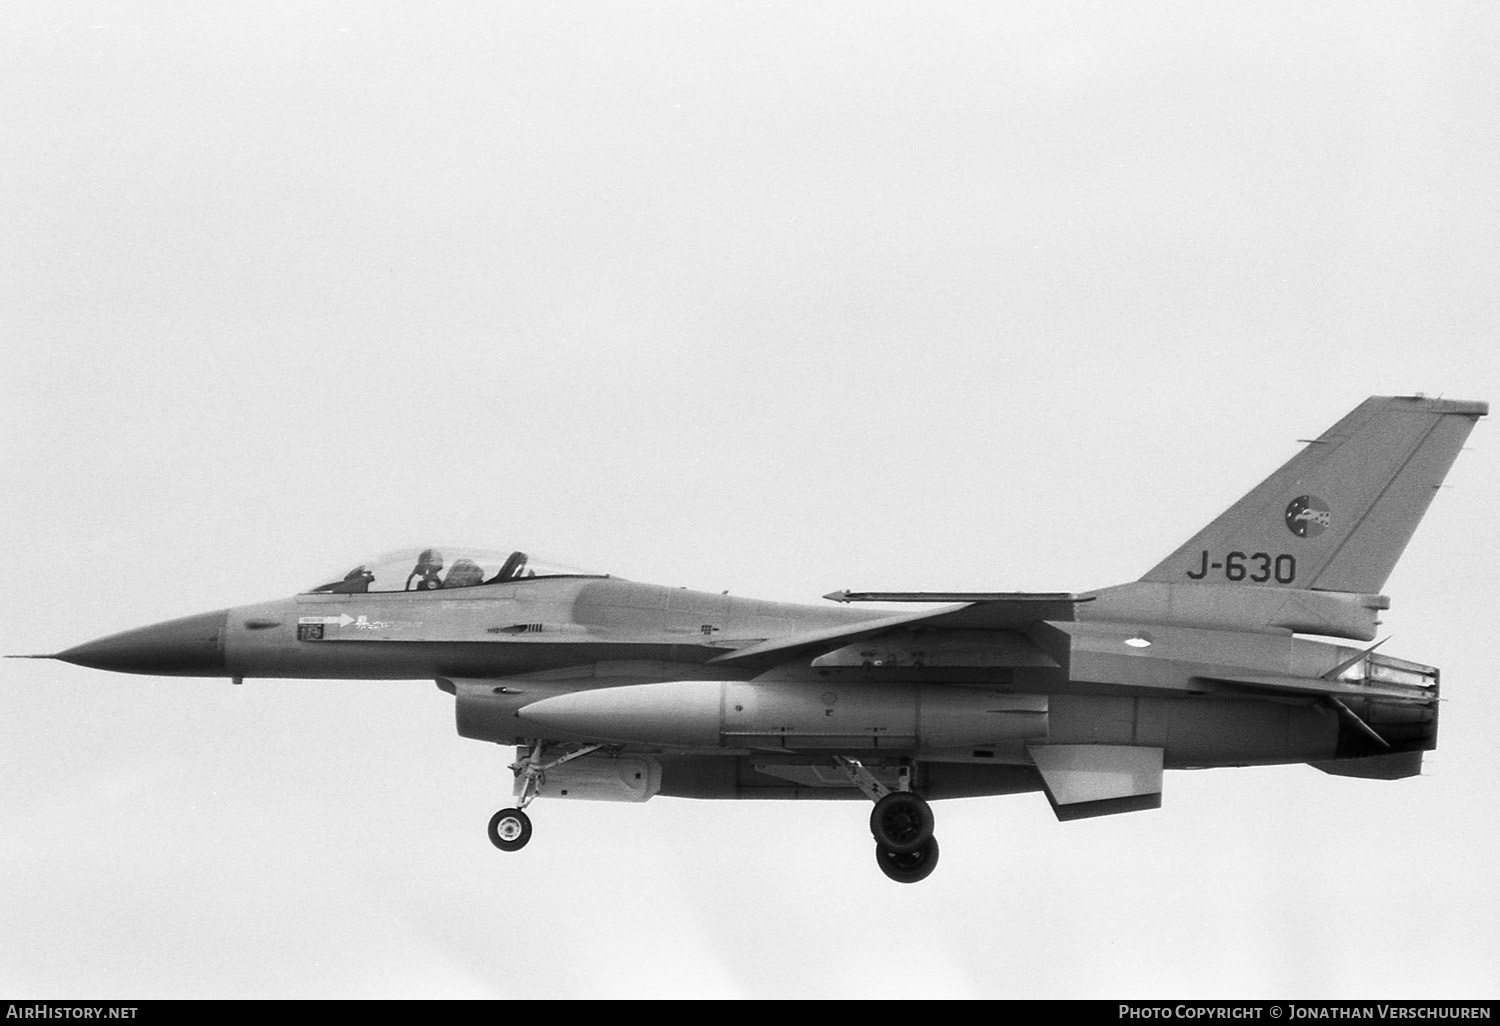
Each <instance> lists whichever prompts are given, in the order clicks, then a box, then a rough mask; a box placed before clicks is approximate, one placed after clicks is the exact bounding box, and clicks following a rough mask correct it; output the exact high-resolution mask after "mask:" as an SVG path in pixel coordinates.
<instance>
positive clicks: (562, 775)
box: [39, 397, 1488, 882]
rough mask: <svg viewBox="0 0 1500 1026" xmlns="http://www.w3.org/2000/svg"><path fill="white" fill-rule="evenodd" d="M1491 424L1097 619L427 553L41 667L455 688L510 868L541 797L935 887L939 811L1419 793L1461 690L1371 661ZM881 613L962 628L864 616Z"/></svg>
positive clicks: (1273, 485) (1219, 550) (1326, 477)
mask: <svg viewBox="0 0 1500 1026" xmlns="http://www.w3.org/2000/svg"><path fill="white" fill-rule="evenodd" d="M1487 412H1488V406H1487V404H1485V403H1482V402H1469V401H1459V400H1449V399H1429V398H1423V397H1376V398H1372V399H1369V400H1367V401H1365V402H1364V403H1362V404H1360V405H1359V406H1358V407H1357V408H1356V409H1355V410H1354V411H1353V412H1351V413H1350V414H1349V415H1348V416H1346V417H1344V418H1343V419H1342V420H1340V421H1339V422H1338V423H1337V424H1335V425H1333V427H1331V428H1329V429H1328V431H1327V432H1325V433H1324V434H1323V435H1322V436H1320V437H1319V438H1317V439H1315V440H1313V441H1312V442H1310V443H1309V444H1308V445H1307V446H1306V448H1304V449H1303V450H1302V451H1301V452H1300V453H1299V454H1298V455H1296V456H1295V457H1293V458H1292V459H1291V460H1290V461H1289V462H1288V463H1287V464H1286V465H1285V466H1283V467H1282V468H1281V469H1280V470H1278V471H1276V472H1275V473H1274V474H1272V475H1271V476H1270V477H1269V478H1267V479H1266V480H1265V481H1264V482H1262V483H1261V484H1259V485H1258V486H1256V487H1255V488H1254V489H1252V490H1251V491H1250V492H1249V494H1247V495H1246V496H1245V497H1244V498H1242V499H1240V500H1239V501H1238V502H1236V503H1235V504H1234V505H1233V506H1231V507H1230V508H1229V509H1228V510H1227V511H1226V512H1225V513H1224V514H1223V515H1222V516H1220V517H1218V518H1217V519H1216V520H1214V521H1213V522H1212V523H1210V524H1209V525H1208V526H1207V527H1205V528H1203V530H1201V531H1199V532H1198V533H1197V534H1196V535H1194V536H1193V537H1192V538H1191V539H1189V540H1188V541H1187V542H1186V543H1185V544H1184V545H1183V546H1182V547H1181V548H1179V549H1178V550H1177V551H1175V552H1173V553H1172V554H1171V555H1170V556H1168V557H1167V558H1166V559H1164V560H1162V562H1160V563H1159V564H1157V565H1156V566H1155V567H1154V568H1153V569H1152V570H1151V571H1150V572H1148V573H1147V574H1146V575H1145V576H1144V577H1142V578H1141V579H1140V580H1138V581H1135V582H1132V583H1129V584H1122V585H1118V586H1115V587H1110V588H1103V589H1100V590H1098V591H1090V592H1084V593H1081V594H1070V593H1056V594H1033V593H1018V592H996V593H983V594H969V593H913V592H897V593H891V592H885V593H875V592H849V591H842V592H835V593H833V594H831V595H828V596H825V598H829V599H832V600H834V601H835V602H837V603H843V604H845V605H838V606H825V607H817V606H807V605H791V604H786V603H780V602H763V601H756V600H753V599H745V598H739V597H731V596H729V595H727V594H709V593H704V592H696V591H689V590H685V589H680V588H670V587H661V586H658V585H651V584H638V583H635V582H633V581H626V580H621V579H619V578H616V577H612V576H609V575H607V574H597V573H587V572H584V571H580V570H575V569H570V568H567V567H564V566H561V565H557V564H553V563H550V562H546V561H543V560H541V559H537V558H532V557H530V556H528V555H527V554H525V553H523V552H499V553H497V552H487V551H479V550H473V549H466V548H461V547H449V546H433V547H428V548H424V549H421V550H420V551H418V550H412V551H407V552H398V553H393V554H391V555H387V556H382V557H380V558H378V559H372V560H370V561H369V562H366V563H362V564H360V565H359V566H356V567H354V568H353V569H351V570H349V571H348V572H347V573H344V574H342V575H341V576H335V577H334V578H333V579H332V580H328V581H320V582H318V583H316V584H315V586H313V587H312V588H310V589H309V590H307V591H305V592H303V593H302V594H299V595H296V596H294V597H292V598H287V599H281V600H278V601H275V602H266V603H262V604H259V605H252V606H241V607H237V608H233V609H224V610H219V611H217V612H213V613H204V614H202V615H198V616H189V617H185V618H183V619H180V620H172V621H168V622H166V623H159V624H154V625H152V626H149V627H142V628H139V629H137V630H131V631H125V632H124V633H121V634H115V635H112V636H110V637H107V638H101V639H99V640H97V641H91V642H88V643H86V644H83V645H79V646H77V647H75V648H71V649H68V650H67V651H65V652H59V653H57V654H55V655H52V656H44V657H39V658H54V659H61V660H63V661H65V662H69V663H75V664H78V665H80V666H88V667H95V668H98V669H105V670H118V671H122V672H126V673H146V674H158V675H170V676H185V677H229V678H232V679H233V680H235V681H236V682H239V681H241V680H243V679H246V678H251V677H299V678H330V679H351V678H355V679H380V678H403V679H412V678H426V679H432V680H435V681H436V682H437V685H438V687H439V688H441V689H442V690H444V691H446V692H448V693H449V694H450V695H452V696H453V697H454V700H455V704H456V708H457V719H458V732H459V734H461V735H462V736H464V737H468V738H474V739H476V740H480V741H489V742H493V743H495V744H501V745H514V746H517V751H516V759H515V761H514V762H513V763H511V765H510V769H511V771H512V772H513V773H514V778H515V779H514V797H515V801H514V802H513V807H510V808H505V809H502V810H500V811H499V812H497V813H496V814H495V815H494V818H493V819H491V821H490V824H489V836H490V840H491V841H492V842H493V843H494V844H495V846H496V847H498V848H500V849H502V850H505V851H515V850H517V849H519V848H521V847H523V846H524V845H525V844H526V842H527V841H528V840H529V839H530V837H531V830H532V827H531V820H530V818H529V817H528V816H527V814H526V812H525V811H524V810H525V809H526V808H527V807H528V806H530V804H531V802H532V801H533V800H534V799H536V798H539V797H547V798H581V799H593V800H599V801H625V802H643V801H646V800H647V799H649V798H651V797H653V796H655V795H672V796H677V797H686V798H812V799H824V798H861V797H863V798H867V799H869V800H871V801H872V802H873V803H874V808H873V810H872V812H871V816H870V830H871V833H872V834H873V835H874V849H875V855H876V861H877V863H878V864H879V866H880V868H881V869H882V870H883V871H884V872H885V873H886V875H887V876H889V877H890V878H892V879H894V880H898V881H902V882H913V881H917V880H921V879H923V878H925V877H926V876H927V875H928V874H929V873H931V872H932V869H933V867H934V866H935V865H936V863H937V859H938V845H937V840H936V839H935V838H934V836H933V813H932V809H931V806H930V805H929V804H928V803H929V801H931V800H935V799H939V798H956V797H967V796H976V795H1001V794H1013V793H1019V792H1029V791H1040V792H1042V793H1043V794H1045V795H1046V798H1047V800H1048V801H1049V802H1050V803H1051V805H1052V808H1053V810H1054V811H1055V813H1056V814H1057V817H1058V818H1059V819H1061V820H1072V819H1077V818H1081V817H1088V816H1100V815H1108V814H1111V813H1117V812H1126V811H1131V810H1137V809H1149V808H1156V807H1159V806H1160V804H1161V791H1162V771H1163V770H1165V769H1190V768H1200V767H1209V766H1249V765H1272V764H1281V763H1311V764H1312V765H1313V766H1316V767H1317V768H1318V769H1320V770H1323V771H1324V772H1326V773H1333V774H1338V775H1342V776H1352V777H1366V778H1374V779H1380V780H1393V779H1397V778H1401V777H1408V776H1412V775H1414V774H1416V773H1418V772H1419V770H1420V768H1421V764H1422V753H1423V752H1424V751H1429V750H1431V749H1432V748H1434V747H1435V746H1436V743H1437V712H1438V704H1437V703H1438V671H1437V669H1436V668H1434V667H1431V666H1424V665H1422V664H1421V663H1415V662H1408V661H1406V660H1404V659H1397V658H1395V657H1393V656H1390V655H1387V654H1385V653H1383V652H1377V651H1376V648H1377V647H1378V644H1379V643H1376V644H1373V645H1367V644H1365V643H1368V642H1371V641H1374V640H1375V638H1376V629H1377V626H1378V624H1379V619H1378V617H1379V615H1380V611H1381V610H1383V609H1386V608H1387V607H1388V605H1389V601H1388V600H1387V598H1386V597H1385V596H1384V595H1382V594H1381V589H1382V587H1383V586H1384V584H1385V581H1386V579H1387V577H1388V576H1389V574H1390V572H1391V569H1392V568H1393V567H1394V566H1395V564H1396V560H1397V558H1398V557H1399V556H1400V555H1401V552H1402V550H1403V549H1404V548H1405V547H1406V544H1407V542H1408V540H1409V539H1410V538H1411V535H1412V532H1413V531H1414V530H1415V529H1416V526H1417V522H1418V521H1419V520H1420V519H1421V517H1422V515H1423V514H1424V513H1425V512H1426V510H1427V506H1428V504H1429V503H1430V502H1431V501H1432V498H1433V495H1434V492H1435V489H1436V488H1437V487H1438V486H1439V485H1440V483H1441V482H1442V480H1443V478H1444V476H1445V475H1446V474H1447V472H1448V469H1449V467H1450V466H1451V465H1452V463H1453V461H1454V459H1455V458H1456V456H1457V454H1458V452H1459V449H1460V448H1461V446H1462V445H1463V442H1464V439H1465V438H1466V437H1467V436H1468V434H1469V432H1470V430H1471V429H1472V428H1473V426H1474V424H1475V422H1476V421H1477V420H1478V419H1479V418H1480V417H1481V416H1483V415H1485V414H1486V413H1487ZM867 601H879V602H897V603H902V602H911V603H945V604H944V605H942V606H940V607H939V608H936V609H934V608H930V607H928V608H923V609H922V610H921V611H918V612H900V613H894V614H893V613H891V612H889V611H880V612H872V611H868V610H864V609H858V608H849V607H848V605H847V604H849V603H859V602H867ZM1299 635H1316V636H1318V637H1319V638H1323V639H1346V640H1348V641H1349V642H1352V644H1340V643H1339V641H1337V640H1314V639H1312V638H1307V637H1300V636H1299Z"/></svg>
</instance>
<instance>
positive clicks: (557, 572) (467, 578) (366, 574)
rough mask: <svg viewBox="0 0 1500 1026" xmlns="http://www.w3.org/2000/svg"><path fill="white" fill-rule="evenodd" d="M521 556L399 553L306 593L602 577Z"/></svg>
mask: <svg viewBox="0 0 1500 1026" xmlns="http://www.w3.org/2000/svg"><path fill="white" fill-rule="evenodd" d="M602 576H604V575H603V574H591V573H588V572H587V571H584V570H575V569H573V568H572V567H567V566H563V565H562V564H560V563H554V562H551V561H550V560H538V559H532V558H531V557H530V556H528V555H527V554H526V553H524V552H509V553H507V552H495V551H488V550H485V549H471V548H465V547H462V546H449V545H444V546H442V547H431V548H425V549H415V548H413V549H401V550H399V551H397V552H388V553H386V554H385V555H383V556H378V557H376V558H375V559H371V560H368V561H366V562H364V563H361V564H359V565H358V566H356V567H355V568H354V569H353V570H350V571H349V572H348V573H346V574H344V575H343V576H342V577H337V578H335V579H334V580H331V581H329V582H328V583H326V584H320V585H318V586H317V587H316V588H309V589H308V590H307V592H306V593H305V594H319V593H321V594H325V595H349V594H356V593H358V594H363V593H366V592H380V591H438V590H443V589H448V588H472V587H475V586H477V585H483V584H504V583H506V582H507V581H518V580H529V579H531V578H533V577H602Z"/></svg>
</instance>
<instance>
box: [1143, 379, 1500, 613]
mask: <svg viewBox="0 0 1500 1026" xmlns="http://www.w3.org/2000/svg"><path fill="white" fill-rule="evenodd" d="M1488 412H1489V405H1488V404H1487V403H1482V402H1473V401H1465V400H1458V399H1427V398H1422V397H1406V396H1375V397H1373V398H1370V399H1366V400H1365V401H1364V402H1363V403H1360V404H1359V406H1358V407H1356V408H1355V409H1354V411H1353V412H1351V413H1350V414H1349V415H1348V416H1346V417H1345V418H1344V419H1343V420H1341V421H1339V422H1338V423H1337V424H1335V425H1334V426H1333V427H1331V428H1329V429H1328V430H1327V431H1325V432H1324V433H1323V434H1322V435H1321V436H1320V437H1319V438H1317V439H1316V440H1314V441H1312V442H1310V443H1309V444H1308V446H1307V447H1306V448H1305V449H1303V450H1302V451H1301V452H1300V453H1298V454H1297V455H1296V456H1294V457H1292V459H1291V460H1290V461H1288V462H1287V463H1286V464H1285V465H1284V466H1283V467H1282V468H1281V469H1280V470H1278V471H1276V472H1275V473H1274V474H1272V475H1271V476H1270V477H1268V478H1266V479H1265V480H1264V481H1262V482H1261V483H1260V484H1259V485H1258V486H1256V488H1255V489H1254V490H1253V491H1251V492H1250V493H1249V494H1248V495H1246V496H1245V497H1244V498H1243V499H1241V500H1240V501H1239V502H1236V503H1235V504H1234V505H1233V506H1230V507H1229V509H1227V510H1226V511H1225V512H1224V513H1223V514H1222V515H1221V516H1219V518H1218V519H1216V520H1214V521H1213V522H1212V523H1211V524H1209V525H1208V526H1207V527H1205V528H1204V529H1203V530H1201V531H1199V532H1198V533H1197V534H1196V535H1194V536H1193V538H1192V540H1191V541H1189V542H1188V543H1187V544H1186V545H1184V546H1182V548H1180V549H1178V550H1177V551H1176V552H1174V553H1172V555H1170V556H1168V557H1167V558H1166V559H1165V560H1163V561H1162V562H1161V563H1160V564H1158V565H1157V566H1156V567H1155V568H1154V569H1153V570H1152V571H1151V572H1150V573H1148V574H1146V576H1145V577H1143V578H1141V580H1143V581H1162V582H1167V583H1171V584H1193V583H1203V584H1216V585H1223V584H1225V583H1231V584H1235V583H1238V584H1246V585H1255V586H1259V587H1270V588H1301V589H1316V590H1319V591H1343V592H1358V593H1362V594H1375V593H1377V592H1379V591H1381V590H1382V589H1383V588H1384V586H1385V581H1386V578H1387V577H1389V576H1390V573H1391V570H1392V568H1394V567H1395V565H1396V560H1398V559H1400V558H1401V553H1402V551H1403V550H1404V549H1405V548H1406V543H1407V542H1408V541H1410V540H1411V536H1412V533H1413V532H1414V531H1415V530H1416V529H1417V523H1418V522H1419V521H1420V520H1421V519H1422V514H1424V513H1426V512H1427V507H1428V505H1429V504H1430V503H1431V502H1432V498H1433V495H1434V494H1435V493H1436V490H1437V488H1438V486H1439V485H1441V484H1442V482H1443V478H1444V477H1445V476H1446V475H1447V473H1448V468H1449V467H1451V466H1452V465H1453V461H1454V459H1455V458H1457V456H1458V451H1459V449H1460V448H1462V446H1463V443H1464V440H1465V439H1466V438H1468V436H1469V432H1470V431H1471V430H1473V427H1474V424H1475V422H1476V421H1477V420H1478V419H1479V418H1480V417H1482V416H1484V415H1485V414H1486V413H1488Z"/></svg>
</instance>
